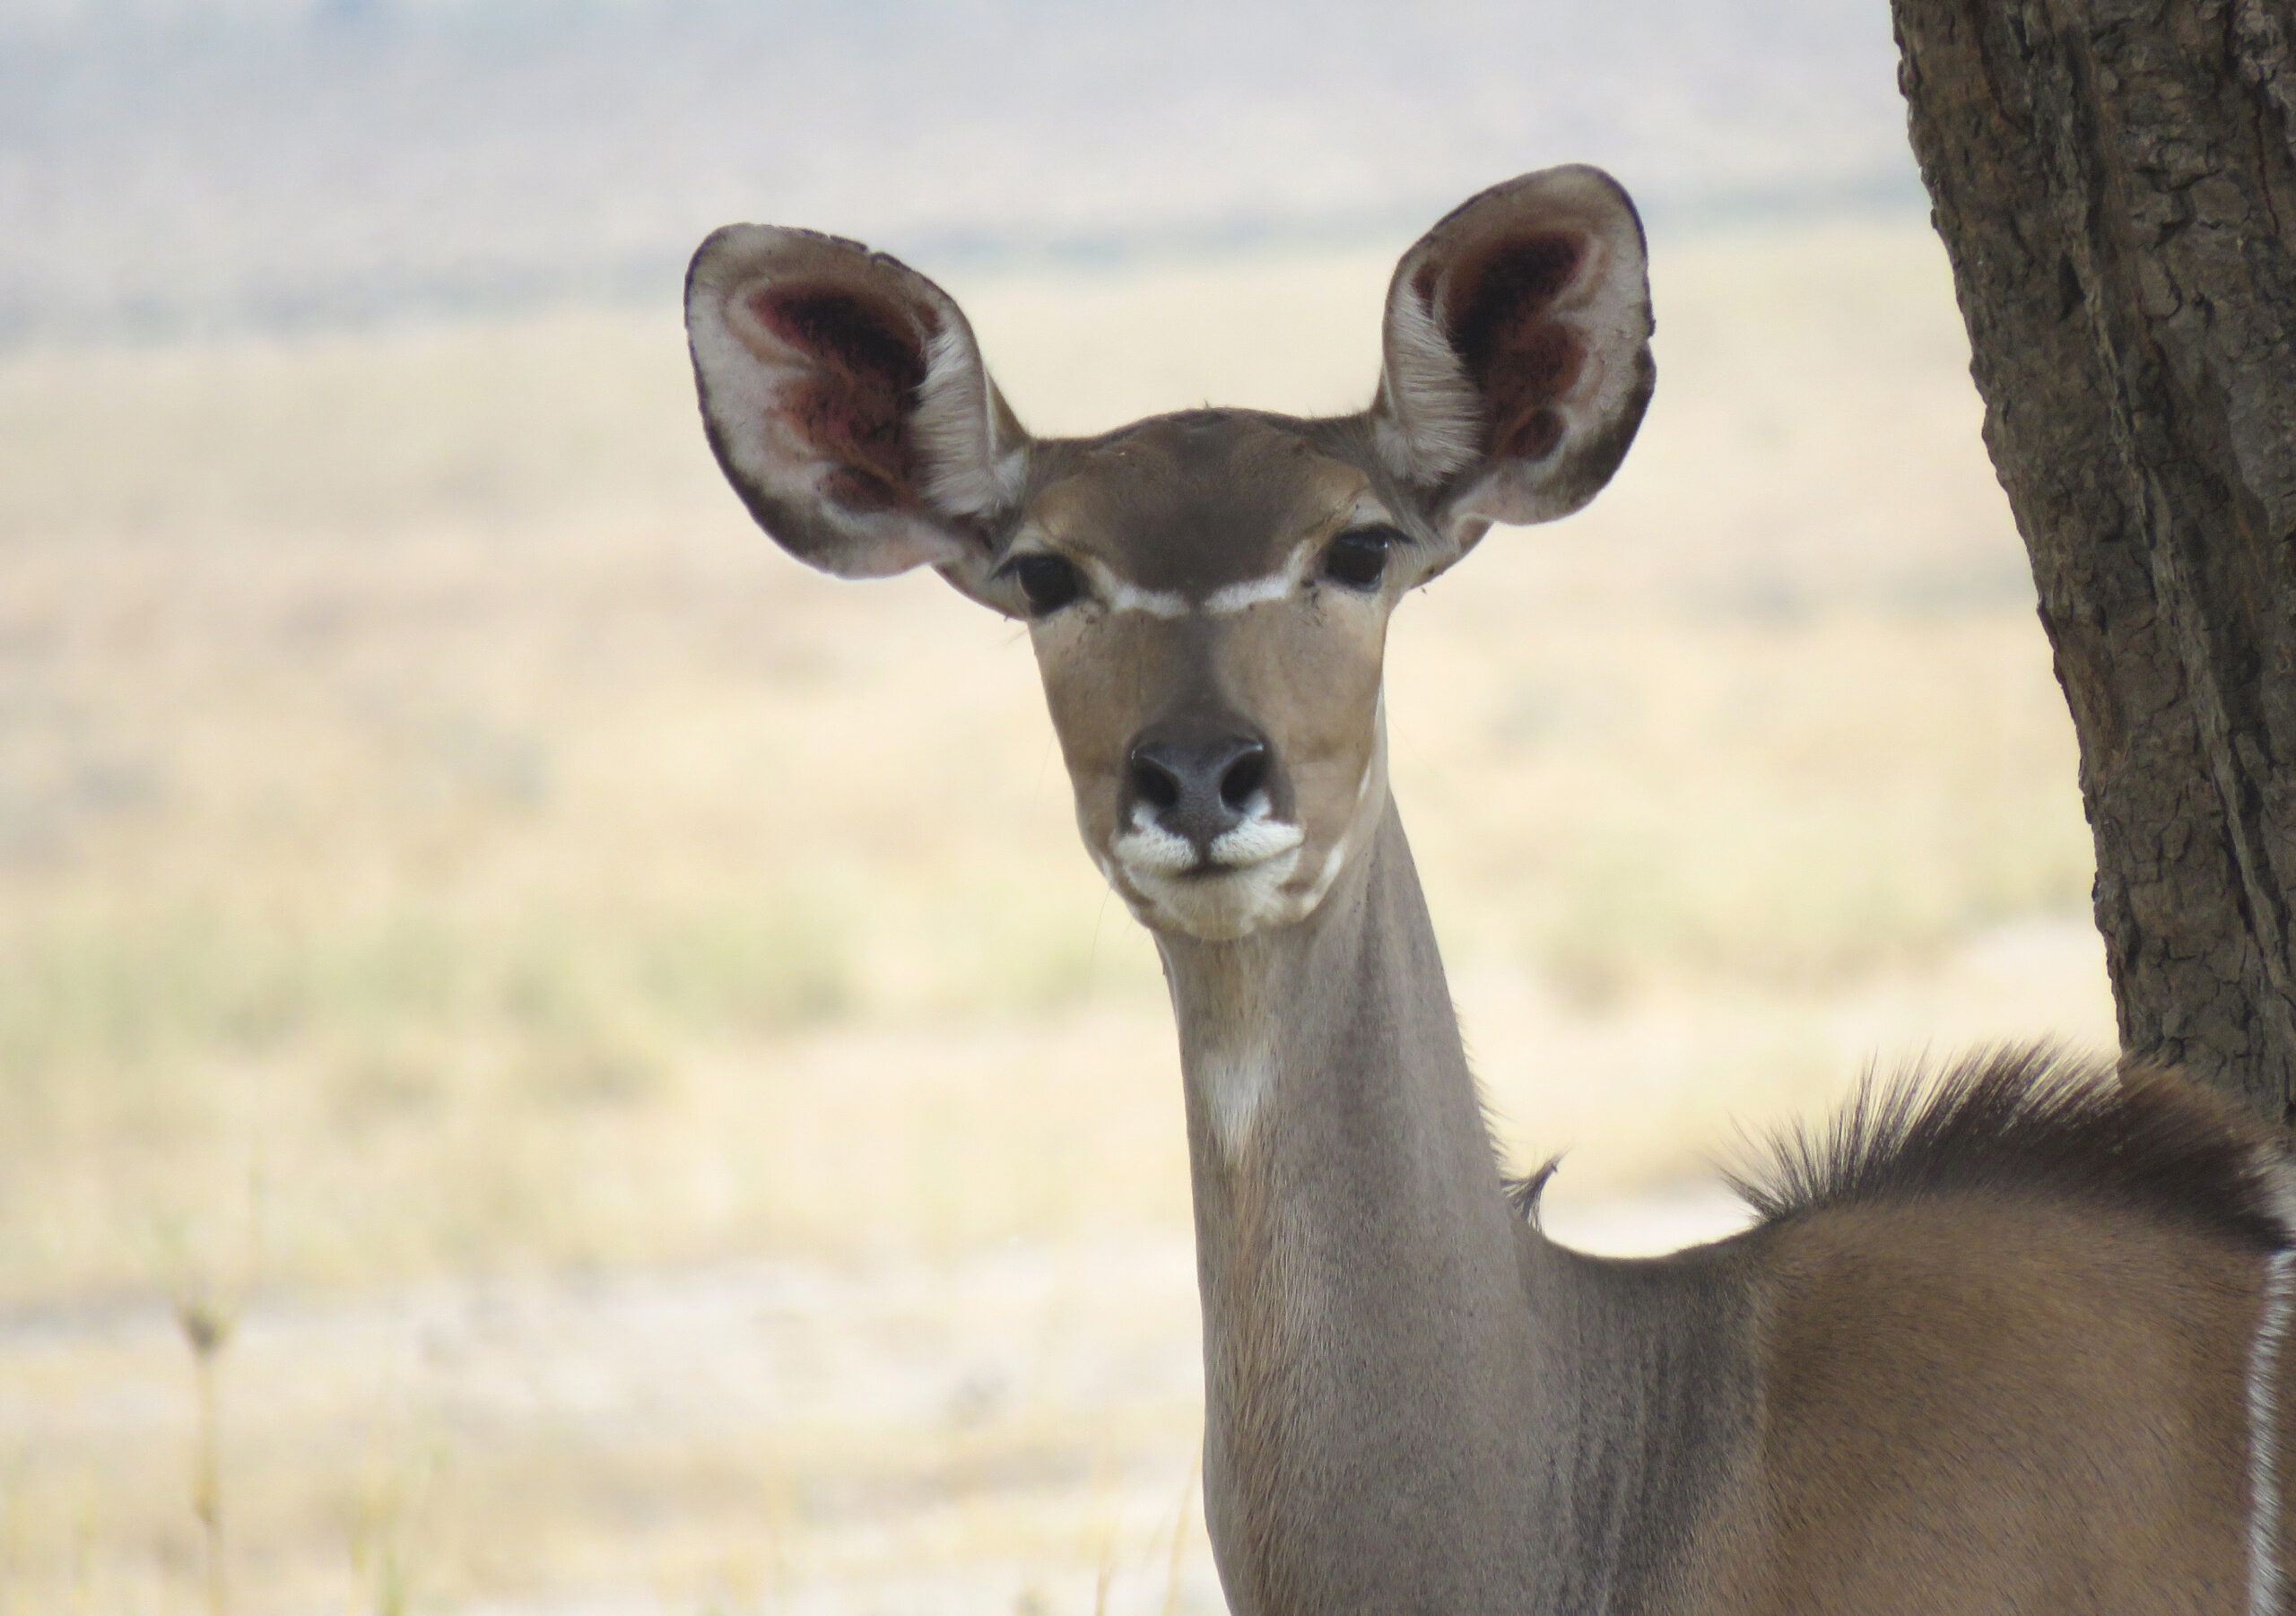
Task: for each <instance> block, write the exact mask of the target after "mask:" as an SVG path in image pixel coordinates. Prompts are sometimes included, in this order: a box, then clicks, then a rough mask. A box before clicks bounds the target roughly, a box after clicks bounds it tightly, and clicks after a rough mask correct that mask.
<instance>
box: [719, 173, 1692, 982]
mask: <svg viewBox="0 0 2296 1616" xmlns="http://www.w3.org/2000/svg"><path fill="white" fill-rule="evenodd" d="M686 322H687V330H688V333H689V335H690V338H691V345H692V352H693V362H694V370H695V374H696V377H697V378H698V381H699V384H700V395H701V408H702V416H703V421H704V422H705V424H706V426H707V428H708V430H709V441H710V444H711V447H713V448H714V449H715V450H716V452H717V455H718V463H719V465H722V466H723V467H724V468H725V471H726V476H727V477H728V478H729V479H730V480H731V481H732V482H733V484H734V486H735V489H736V490H737V491H739V492H740V493H741V495H742V498H743V499H744V501H745V502H746V503H747V504H748V506H749V508H750V510H751V512H752V514H753V515H754V516H755V517H757V519H758V521H759V523H760V524H761V526H763V527H764V528H765V529H766V531H767V532H768V533H770V534H772V535H773V537H774V538H775V539H776V540H778V542H779V543H781V544H782V545H783V546H784V547H785V548H787V550H789V551H790V552H792V553H793V554H795V555H796V556H797V557H798V558H799V559H800V560H804V561H807V562H809V563H811V564H812V565H813V566H815V567H818V568H821V569H823V570H825V571H829V572H832V573H836V574H838V575H839V576H842V577H848V578H868V577H880V576H883V575H886V574H890V573H894V572H900V571H903V570H906V569H909V568H911V567H916V566H920V565H931V566H933V567H935V568H936V569H938V570H939V571H940V572H941V574H942V575H943V576H944V578H947V579H948V580H949V581H950V582H951V583H952V584H954V585H955V586H957V587H958V588H959V589H961V590H962V591H963V592H964V593H965V594H967V595H970V596H972V597H973V598H974V599H975V600H978V601H979V602H981V603H982V604H986V605H987V606H990V607H992V608H993V609H995V610H996V611H998V612H1002V613H1005V614H1006V615H1008V616H1012V617H1017V618H1024V619H1026V620H1027V621H1028V622H1029V624H1030V630H1031V640H1032V642H1033V643H1034V646H1035V647H1036V654H1037V661H1038V665H1039V668H1040V670H1041V671H1042V673H1043V676H1044V684H1045V692H1046V696H1047V698H1048V700H1049V702H1050V705H1051V709H1052V717H1053V724H1054V726H1055V728H1056V729H1057V732H1058V734H1059V736H1060V744H1061V750H1062V752H1063V754H1064V756H1065V760H1066V761H1067V765H1068V772H1069V778H1070V780H1071V782H1072V783H1073V785H1074V788H1075V794H1076V817H1077V822H1078V824H1079V826H1080V828H1081V829H1082V830H1083V837H1084V844H1085V846H1086V847H1087V848H1088V849H1090V851H1091V855H1092V857H1093V859H1094V861H1095V862H1096V863H1098V864H1099V865H1100V868H1101V870H1102V872H1103V873H1105V874H1106V875H1107V877H1108V879H1109V882H1110V884H1112V885H1113V886H1114V887H1115V888H1116V890H1117V891H1118V892H1119V893H1121V894H1122V895H1123V897H1124V899H1125V900H1126V903H1128V904H1129V905H1130V906H1131V907H1132V909H1133V912H1134V913H1135V914H1136V915H1137V916H1138V917H1140V918H1141V920H1142V921H1143V922H1144V923H1145V924H1146V925H1149V926H1151V927H1152V928H1155V929H1158V930H1161V931H1176V932H1180V933H1184V934H1188V935H1191V936H1194V937H1196V938H1199V939H1202V940H1205V941H1211V942H1219V941H1226V940H1229V939H1231V938H1235V937H1240V936H1243V935H1246V934H1250V933H1252V932H1255V931H1258V930H1262V929H1264V928H1268V927H1274V926H1280V925H1288V924H1290V923H1291V922H1293V921H1296V920H1299V919H1300V918H1302V917H1305V916H1306V915H1308V914H1309V913H1310V912H1312V911H1313V910H1314V909H1315V908H1316V906H1317V905H1318V903H1319V902H1320V901H1321V900H1322V899H1323V896H1324V894H1325V893H1326V891H1328V890H1329V889H1330V887H1331V884H1332V882H1333V881H1334V880H1335V877H1336V876H1337V875H1338V874H1339V873H1340V872H1341V870H1342V869H1343V868H1344V866H1345V864H1346V861H1347V859H1348V857H1349V854H1350V850H1351V849H1352V848H1361V847H1362V846H1363V844H1364V841H1365V839H1366V838H1367V837H1368V835H1369V831H1370V821H1371V820H1372V819H1373V818H1374V817H1375V816H1376V815H1378V813H1379V812H1382V811H1383V810H1384V806H1385V797H1386V793H1385V790H1384V756H1383V754H1384V748H1383V737H1382V733H1381V720H1380V704H1379V689H1380V661H1381V656H1382V653H1383V650H1384V647H1385V642H1386V630H1387V614H1388V613H1390V612H1391V611H1393V610H1394V608H1395V604H1396V601H1397V600H1398V599H1400V598H1401V596H1402V595H1403V594H1404V592H1405V591H1406V590H1408V589H1410V588H1412V587H1413V586H1416V585H1419V584H1422V583H1424V582H1426V581H1427V580H1428V579H1430V578H1433V577H1435V576H1436V575H1437V574H1438V573H1439V572H1441V571H1443V570H1444V569H1446V568H1448V566H1450V565H1451V563H1452V562H1454V561H1456V560H1458V558H1459V557H1460V556H1461V555H1463V554H1465V552H1467V551H1468V550H1469V549H1471V548H1472V547H1473V546H1474V543H1475V542H1476V541H1477V540H1478V539H1480V538H1481V537H1482V536H1483V533H1484V531H1485V530H1486V529H1487V528H1488V527H1489V526H1491V525H1492V523H1493V522H1544V521H1549V520H1552V518H1554V517H1561V516H1565V515H1568V514H1569V513H1570V512H1571V511H1573V510H1576V509H1577V508H1578V507H1579V506H1581V505H1583V504H1584V503H1586V501H1587V500H1589V499H1591V498H1592V497H1593V496H1594V494H1595V492H1596V491H1597V490H1598V489H1600V488H1601V487H1602V485H1603V484H1604V483H1605V482H1607V481H1608V480H1609V478H1610V475H1611V474H1612V472H1613V471H1614V470H1615V469H1616V468H1617V465H1618V463H1619V460H1620V458H1621V457H1622V456H1623V455H1624V454H1625V452H1626V448H1627V446H1628V444H1629V443H1630V442H1631V440H1632V439H1633V437H1634V432H1635V429H1636V428H1637V426H1638V425H1639V423H1640V421H1641V418H1642V412H1643V408H1644V406H1645V404H1647V403H1648V399H1649V395H1650V387H1651V380H1652V368H1651V362H1650V356H1649V349H1648V340H1649V334H1650V326H1651V321H1650V308H1649V295H1648V286H1647V284H1646V278H1645V269H1644V254H1643V241H1642V231H1641V226H1640V223H1639V221H1638V220H1637V218H1636V216H1635V213H1634V208H1633V205H1632V204H1631V203H1630V202H1629V201H1628V199H1627V196H1626V194H1625V193H1624V192H1623V191H1622V190H1621V189H1620V188H1619V187H1618V185H1617V184H1616V183H1615V182H1614V181H1613V180H1612V179H1611V178H1609V177H1608V176H1606V175H1605V174H1603V173H1601V172H1599V171H1597V170H1596V169H1588V168H1578V167H1573V168H1561V169H1546V170H1544V171H1543V172H1541V173H1536V174H1530V175H1526V176H1524V177H1523V178H1518V179H1515V180H1510V181H1509V182H1508V183H1507V184H1505V185H1501V186H1498V187H1493V188H1492V189H1491V190H1488V191H1485V192H1483V194H1482V195H1479V196H1476V197H1474V199H1472V200H1471V201H1469V202H1467V203H1466V204H1464V205H1462V206H1461V207H1459V208H1458V209H1457V210H1456V211H1454V212H1453V213H1451V214H1450V215H1449V216H1448V218H1446V219H1444V220H1443V221H1442V222H1440V223H1439V224H1438V225H1437V226H1436V227H1435V228H1434V229H1433V230H1431V231H1429V232H1428V234H1427V235H1426V236H1425V237H1424V238H1422V239H1421V240H1420V242H1419V243H1418V245H1416V246H1415V247H1413V248H1412V249H1411V250H1410V251H1409V252H1408V253H1406V254H1405V255H1404V257H1403V260H1402V262H1401V263H1400V264H1399V265H1397V266H1396V273H1395V278H1394V281H1393V282H1392V284H1391V285H1390V287H1389V290H1388V293H1387V318H1386V330H1385V342H1384V346H1385V351H1386V352H1385V365H1384V368H1383V370H1382V373H1381V375H1380V378H1379V384H1378V394H1377V395H1376V397H1375V399H1374V401H1373V403H1372V404H1371V406H1370V409H1368V410H1366V411H1364V412H1363V413H1361V414H1357V415H1352V416H1345V417H1341V418H1337V419H1332V420H1318V421H1304V420H1297V419H1293V418H1291V417H1286V416H1280V415H1273V414H1267V413H1260V412H1256V411H1243V410H1198V411H1190V412H1187V413H1181V414H1177V415H1163V416H1157V417H1153V418H1152V419H1149V420H1146V421H1138V422H1135V423H1134V424H1133V425H1131V426H1128V427H1125V428H1121V429H1119V430H1116V431H1113V432H1109V433H1106V434H1104V435H1102V436H1100V437H1098V438H1090V439H1031V438H1030V437H1029V436H1028V435H1027V434H1026V433H1025V432H1023V431H1022V429H1021V426H1020V423H1019V422H1018V421H1016V420H1015V419H1014V417H1013V413H1012V412H1011V410H1009V409H1008V408H1007V407H1006V406H1005V402H1004V399H1003V398H1002V397H1001V396H1000V395H999V394H998V393H997V391H996V387H995V385H994V384H993V383H992V382H991V381H990V380H989V378H988V374H987V369H985V367H984V366H983V364H982V361H981V358H980V354H979V352H978V348H977V347H976V346H975V344H974V341H973V336H972V331H971V328H970V326H968V325H967V324H966V321H965V317H964V315H963V314H962V313H961V311H960V310H959V309H958V308H957V306H956V304H955V303H954V302H952V300H950V299H949V297H948V296H947V294H946V293H944V292H943V291H941V289H940V288H939V287H937V286H935V285H934V284H933V283H932V282H929V281H927V280H926V279H925V278H924V277H923V276H922V275H919V274H917V273H916V272H915V271H913V270H910V269H909V268H908V267H906V266H905V265H901V264H900V263H897V262H896V261H894V260H893V259H891V258H889V257H886V256H883V255H882V254H875V253H871V252H869V251H868V250H867V249H866V248H863V247H861V246H859V245H858V244H857V243H854V242H850V241H845V240H840V239H837V238H834V237H830V236H822V235H817V234H814V233H813V232H811V231H806V230H785V229H778V228H773V227H769V226H761V225H736V226H733V227H730V228H728V229H726V230H719V231H718V232H717V233H716V234H715V235H713V236H711V237H710V238H709V240H708V241H706V242H704V243H703V244H702V247H701V249H700V252H699V253H698V254H696V256H695V257H694V261H693V266H692V269H691V274H689V276H688V280H687V291H686Z"/></svg>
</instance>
